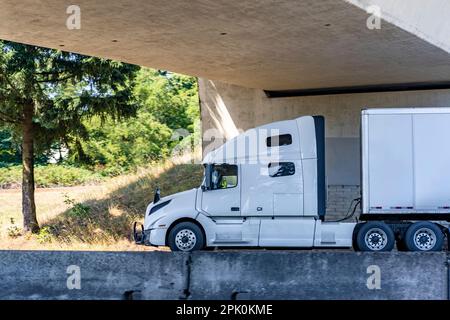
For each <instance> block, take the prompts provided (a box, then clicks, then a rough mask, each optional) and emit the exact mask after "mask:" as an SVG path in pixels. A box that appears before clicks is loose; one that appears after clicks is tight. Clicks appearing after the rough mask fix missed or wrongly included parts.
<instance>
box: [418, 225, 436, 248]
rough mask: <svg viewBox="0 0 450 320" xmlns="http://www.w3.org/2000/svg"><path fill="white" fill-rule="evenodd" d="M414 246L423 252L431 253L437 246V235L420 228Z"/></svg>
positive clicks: (429, 230)
mask: <svg viewBox="0 0 450 320" xmlns="http://www.w3.org/2000/svg"><path fill="white" fill-rule="evenodd" d="M414 245H415V246H416V247H417V249H419V250H422V251H429V250H431V249H433V248H434V246H435V245H436V233H434V231H433V230H431V229H429V228H420V229H419V230H417V231H416V232H415V233H414Z"/></svg>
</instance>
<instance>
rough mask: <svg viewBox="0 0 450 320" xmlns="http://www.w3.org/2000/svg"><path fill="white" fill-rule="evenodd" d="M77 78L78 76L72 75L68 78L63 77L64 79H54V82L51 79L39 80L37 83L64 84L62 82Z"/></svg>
mask: <svg viewBox="0 0 450 320" xmlns="http://www.w3.org/2000/svg"><path fill="white" fill-rule="evenodd" d="M76 76H77V75H75V74H72V75H70V76H67V77H62V78H58V79H52V80H50V79H46V80H38V81H36V82H37V83H54V82H62V81H66V80H69V79H71V78H75V77H76Z"/></svg>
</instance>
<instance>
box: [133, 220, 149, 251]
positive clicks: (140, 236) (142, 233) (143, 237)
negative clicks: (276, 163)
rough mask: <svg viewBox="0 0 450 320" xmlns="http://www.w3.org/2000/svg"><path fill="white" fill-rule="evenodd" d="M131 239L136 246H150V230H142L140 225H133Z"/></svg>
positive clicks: (136, 223)
mask: <svg viewBox="0 0 450 320" xmlns="http://www.w3.org/2000/svg"><path fill="white" fill-rule="evenodd" d="M133 239H134V242H135V243H136V244H141V245H147V246H149V245H150V230H144V225H143V224H142V223H138V222H135V223H134V224H133Z"/></svg>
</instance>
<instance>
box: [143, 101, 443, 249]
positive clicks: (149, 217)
mask: <svg viewBox="0 0 450 320" xmlns="http://www.w3.org/2000/svg"><path fill="white" fill-rule="evenodd" d="M203 162H204V164H203V165H204V179H203V182H202V184H201V186H200V187H199V188H196V189H192V190H189V191H185V192H181V193H177V194H174V195H171V196H167V197H163V198H161V199H160V198H159V192H158V191H157V193H156V194H155V199H154V201H153V202H152V203H150V204H149V206H148V207H147V210H146V212H145V221H144V224H143V225H141V230H139V231H138V230H136V223H135V225H134V236H135V240H136V243H140V244H146V245H154V246H169V247H170V248H171V249H172V250H173V251H193V250H200V249H203V248H206V247H282V248H287V247H295V248H331V247H341V248H345V247H347V248H351V247H353V248H354V249H355V250H361V251H390V250H392V249H393V248H394V246H395V244H396V243H397V247H398V249H399V250H408V251H439V250H442V249H443V244H444V238H445V237H446V236H447V238H448V233H449V223H448V221H450V108H402V109H393V108H384V109H366V110H363V111H362V113H361V197H360V198H359V199H355V201H354V206H353V211H351V210H349V212H353V213H354V212H355V210H356V206H357V205H359V204H361V215H360V216H359V218H356V217H353V219H352V221H350V222H342V221H327V220H326V219H325V216H326V215H325V213H326V200H327V184H326V172H325V123H324V118H323V117H322V116H304V117H300V118H297V119H294V120H287V121H280V122H274V123H271V124H267V125H264V126H261V127H257V128H255V129H251V130H249V131H246V132H245V133H242V134H240V135H239V136H237V137H235V138H234V139H231V140H230V141H228V142H226V143H225V144H223V145H222V146H221V147H219V148H217V149H216V150H214V151H211V152H209V153H208V154H207V155H206V157H205V158H204V161H203ZM174 183H176V181H174ZM350 208H351V207H350ZM347 217H348V218H350V217H349V216H347ZM345 220H349V219H345Z"/></svg>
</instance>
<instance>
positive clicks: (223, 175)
mask: <svg viewBox="0 0 450 320" xmlns="http://www.w3.org/2000/svg"><path fill="white" fill-rule="evenodd" d="M237 182H238V168H237V165H230V164H220V165H214V167H213V170H212V174H211V189H212V190H217V189H227V188H234V187H236V186H237Z"/></svg>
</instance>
